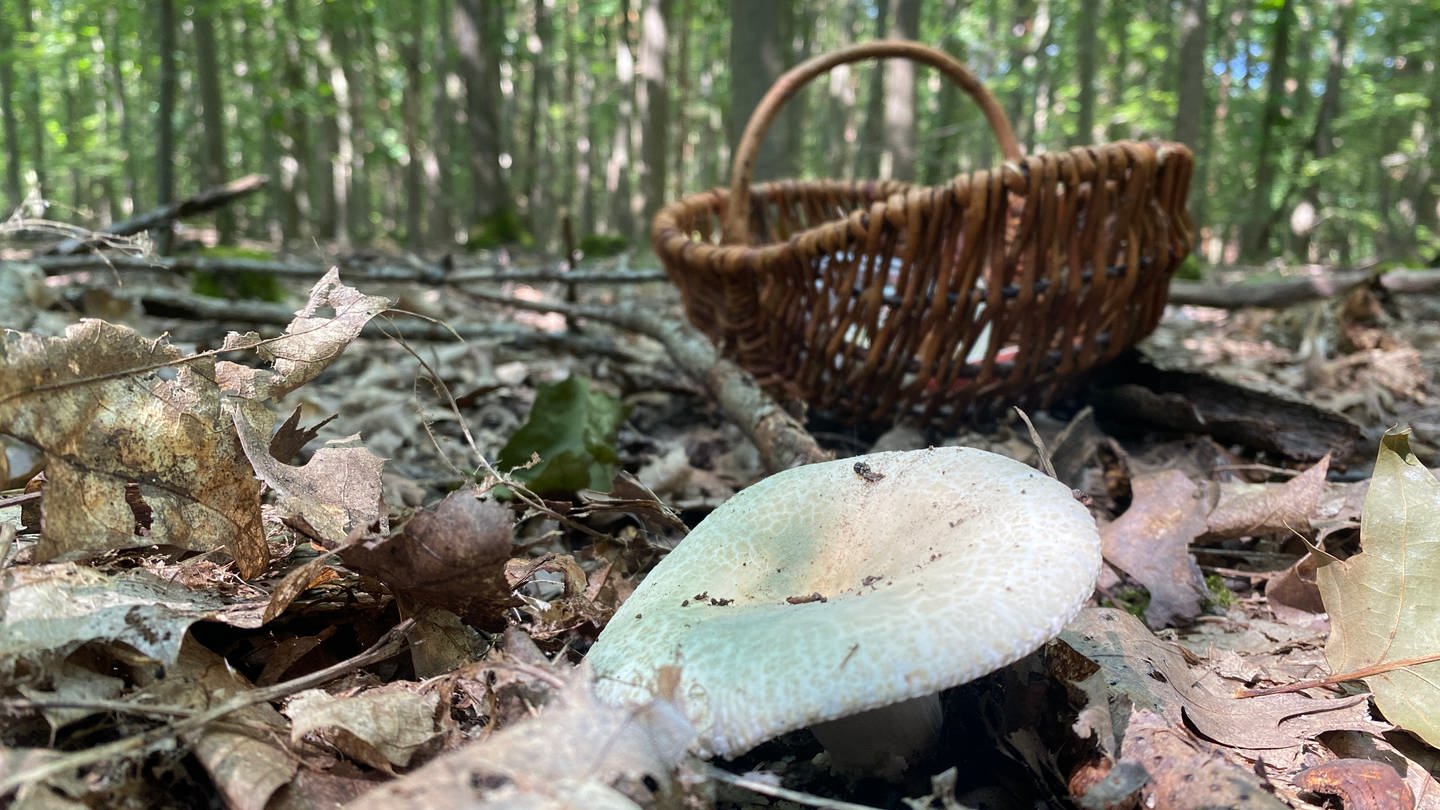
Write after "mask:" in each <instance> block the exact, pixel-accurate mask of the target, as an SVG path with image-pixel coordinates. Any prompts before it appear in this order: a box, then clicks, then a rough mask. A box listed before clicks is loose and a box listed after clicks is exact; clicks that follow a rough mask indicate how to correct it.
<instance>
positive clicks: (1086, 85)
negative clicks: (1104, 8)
mask: <svg viewBox="0 0 1440 810" xmlns="http://www.w3.org/2000/svg"><path fill="white" fill-rule="evenodd" d="M1189 2H1192V3H1193V2H1199V3H1202V4H1203V3H1204V2H1205V0H1189ZM1075 11H1076V15H1077V16H1076V20H1075V58H1076V63H1077V64H1076V72H1077V73H1078V74H1079V75H1078V76H1077V80H1078V81H1079V84H1080V87H1079V98H1078V99H1076V107H1077V109H1076V117H1075V135H1074V137H1072V138H1071V139H1070V142H1071V143H1072V144H1076V145H1083V144H1090V143H1095V58H1096V56H1097V54H1098V53H1099V51H1100V38H1099V32H1098V30H1097V28H1098V23H1099V20H1100V0H1079V2H1078V3H1077V6H1076V9H1075ZM1201 41H1202V42H1203V41H1204V40H1203V39H1202V40H1201ZM1202 67H1203V65H1202Z"/></svg>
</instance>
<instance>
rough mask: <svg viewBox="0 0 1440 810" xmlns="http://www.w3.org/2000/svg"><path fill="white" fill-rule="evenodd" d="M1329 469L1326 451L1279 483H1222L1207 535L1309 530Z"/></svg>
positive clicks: (1245, 534)
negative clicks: (1312, 462) (1299, 471)
mask: <svg viewBox="0 0 1440 810" xmlns="http://www.w3.org/2000/svg"><path fill="white" fill-rule="evenodd" d="M1329 469H1330V456H1329V454H1326V455H1325V457H1324V458H1322V459H1320V460H1319V461H1317V462H1316V463H1315V464H1314V465H1313V466H1311V467H1310V468H1309V469H1307V470H1306V471H1305V472H1303V473H1301V474H1299V475H1297V476H1295V477H1294V478H1291V479H1290V480H1289V481H1286V482H1285V483H1283V484H1281V485H1279V486H1274V485H1267V484H1261V485H1242V484H1222V485H1221V486H1220V502H1219V503H1217V504H1216V505H1215V508H1214V509H1213V510H1211V512H1210V517H1209V519H1208V524H1209V525H1208V528H1207V529H1206V532H1205V535H1206V537H1208V538H1213V539H1227V538H1233V537H1249V536H1254V535H1257V534H1276V533H1280V532H1304V531H1307V530H1309V528H1310V521H1311V518H1312V516H1313V515H1314V514H1315V508H1316V505H1317V504H1318V503H1319V502H1320V496H1321V495H1322V494H1324V492H1325V473H1326V471H1328V470H1329Z"/></svg>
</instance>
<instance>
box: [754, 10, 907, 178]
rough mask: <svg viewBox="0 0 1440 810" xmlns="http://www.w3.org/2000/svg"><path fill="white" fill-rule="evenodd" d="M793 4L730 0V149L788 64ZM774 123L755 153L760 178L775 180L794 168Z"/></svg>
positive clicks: (781, 136) (756, 168) (756, 171)
mask: <svg viewBox="0 0 1440 810" xmlns="http://www.w3.org/2000/svg"><path fill="white" fill-rule="evenodd" d="M881 2H884V0H881ZM791 6H792V2H791V0H730V26H731V30H730V110H729V119H728V121H727V122H726V130H727V132H728V135H729V142H730V152H731V154H732V155H733V154H734V152H735V147H736V145H737V144H739V143H740V135H741V134H742V133H743V132H744V131H745V124H746V123H747V122H748V121H749V120H750V114H751V113H752V112H754V111H755V107H756V105H758V104H759V103H760V98H761V97H762V96H764V95H765V91H767V90H769V89H770V85H772V84H774V83H775V80H776V79H778V78H780V74H781V73H783V72H784V70H785V61H786V60H785V56H784V54H785V52H786V50H787V49H788V48H789V45H788V43H787V42H785V40H784V38H783V33H784V31H785V29H786V28H787V26H786V23H785V20H786V19H788V18H789V16H790V14H791ZM774 129H775V128H772V131H771V132H770V134H769V135H768V136H767V137H766V139H765V143H764V144H763V145H762V147H761V149H760V154H759V155H758V156H757V157H756V160H755V177H756V179H760V180H773V179H775V178H777V177H782V176H784V175H786V174H789V173H790V172H789V171H788V169H789V167H788V166H786V165H785V147H784V144H783V143H782V141H781V139H782V138H783V133H779V132H775V131H774ZM728 179H729V178H728V177H727V178H726V181H727V182H728Z"/></svg>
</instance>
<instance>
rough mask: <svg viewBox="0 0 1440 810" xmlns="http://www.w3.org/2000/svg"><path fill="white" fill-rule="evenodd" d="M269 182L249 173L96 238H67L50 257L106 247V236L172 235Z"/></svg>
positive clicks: (150, 212) (137, 218)
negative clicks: (184, 222) (180, 225)
mask: <svg viewBox="0 0 1440 810" xmlns="http://www.w3.org/2000/svg"><path fill="white" fill-rule="evenodd" d="M266 182H267V181H266V178H265V177H264V176H263V175H258V174H249V175H246V176H244V177H241V178H239V179H238V180H232V181H231V182H229V183H226V184H225V185H223V186H216V187H214V188H207V189H205V190H204V191H201V192H199V193H198V194H194V195H192V196H189V197H186V198H184V199H182V200H176V201H173V202H168V203H166V204H164V205H161V206H158V207H156V208H154V209H152V210H150V211H147V212H145V213H144V214H141V215H139V216H137V217H131V218H130V219H127V220H125V221H123V222H116V223H114V224H112V225H110V226H108V227H106V228H105V229H104V230H102V231H99V232H98V233H97V234H96V235H94V236H87V237H84V238H74V239H66V240H65V241H63V242H61V243H59V244H58V245H56V246H55V247H53V248H51V249H50V250H49V251H48V252H49V253H50V254H54V255H61V256H63V255H68V254H71V253H78V252H80V251H83V250H89V249H92V248H94V247H97V246H100V245H103V244H105V241H106V240H105V237H106V236H129V235H131V234H136V233H139V232H141V231H145V230H151V229H159V230H160V231H161V232H169V231H170V230H171V225H172V224H173V223H174V222H175V220H177V219H181V218H183V217H187V216H190V215H192V214H202V213H205V212H206V211H214V210H215V209H217V208H221V207H223V206H225V205H228V204H229V203H231V202H233V201H234V200H237V199H239V198H241V197H244V196H245V195H247V194H250V193H252V192H255V191H258V190H259V189H261V188H263V187H264V186H265V183H266Z"/></svg>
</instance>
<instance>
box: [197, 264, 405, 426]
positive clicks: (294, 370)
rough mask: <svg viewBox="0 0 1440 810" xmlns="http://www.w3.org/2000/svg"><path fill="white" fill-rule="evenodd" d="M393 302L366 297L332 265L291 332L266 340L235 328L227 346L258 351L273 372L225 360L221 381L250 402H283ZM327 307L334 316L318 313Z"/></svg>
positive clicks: (228, 390) (287, 329)
mask: <svg viewBox="0 0 1440 810" xmlns="http://www.w3.org/2000/svg"><path fill="white" fill-rule="evenodd" d="M389 306H390V302H389V300H387V299H385V298H381V297H380V296H378V295H365V294H363V293H361V292H360V291H358V290H356V289H354V288H353V287H347V286H345V285H344V284H341V283H340V273H339V271H338V270H337V269H336V268H333V267H332V268H330V271H329V272H328V273H326V274H325V276H324V277H323V278H321V279H320V281H319V282H317V283H316V284H315V286H314V288H312V289H311V290H310V300H309V301H307V302H306V304H305V307H304V308H303V309H301V310H300V311H298V312H296V313H295V320H293V321H291V322H290V325H289V326H287V327H286V328H285V334H283V335H281V336H280V337H278V338H274V339H271V340H266V341H261V340H260V339H259V337H258V336H257V335H255V334H253V333H250V334H244V335H242V334H239V333H236V332H231V333H230V334H229V335H227V336H226V338H225V343H224V347H223V348H224V349H225V350H227V351H230V350H241V349H247V350H248V349H253V350H255V351H257V352H258V353H259V354H260V357H261V358H262V359H263V360H265V361H266V362H268V363H270V364H271V367H272V368H273V369H274V370H273V371H269V370H260V369H252V368H249V367H247V366H242V365H238V364H235V363H219V364H217V368H218V374H219V377H218V379H219V380H220V381H221V384H222V385H223V386H224V387H225V389H226V393H229V394H234V395H237V396H240V397H243V398H245V399H249V400H257V401H258V400H267V399H268V400H276V401H278V400H279V399H280V398H281V397H283V396H285V395H286V394H288V393H290V392H291V391H294V390H295V389H297V388H299V387H300V386H302V385H304V384H305V383H307V382H309V381H310V380H312V379H314V378H315V377H316V376H317V375H318V374H319V373H320V372H322V371H324V370H325V369H326V368H327V367H328V366H329V365H330V364H331V363H332V362H334V361H335V358H336V357H339V356H340V353H341V352H343V351H344V350H345V347H346V346H349V345H350V343H351V342H352V341H354V340H355V338H356V337H358V336H359V335H360V331H361V330H362V329H364V328H365V324H366V323H368V322H369V321H370V319H371V318H373V317H375V316H376V315H378V314H380V313H381V312H384V311H385V310H386V309H387V308H389ZM325 309H329V310H331V311H333V312H334V314H333V315H332V316H325V315H316V313H317V312H319V311H321V310H325Z"/></svg>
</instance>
